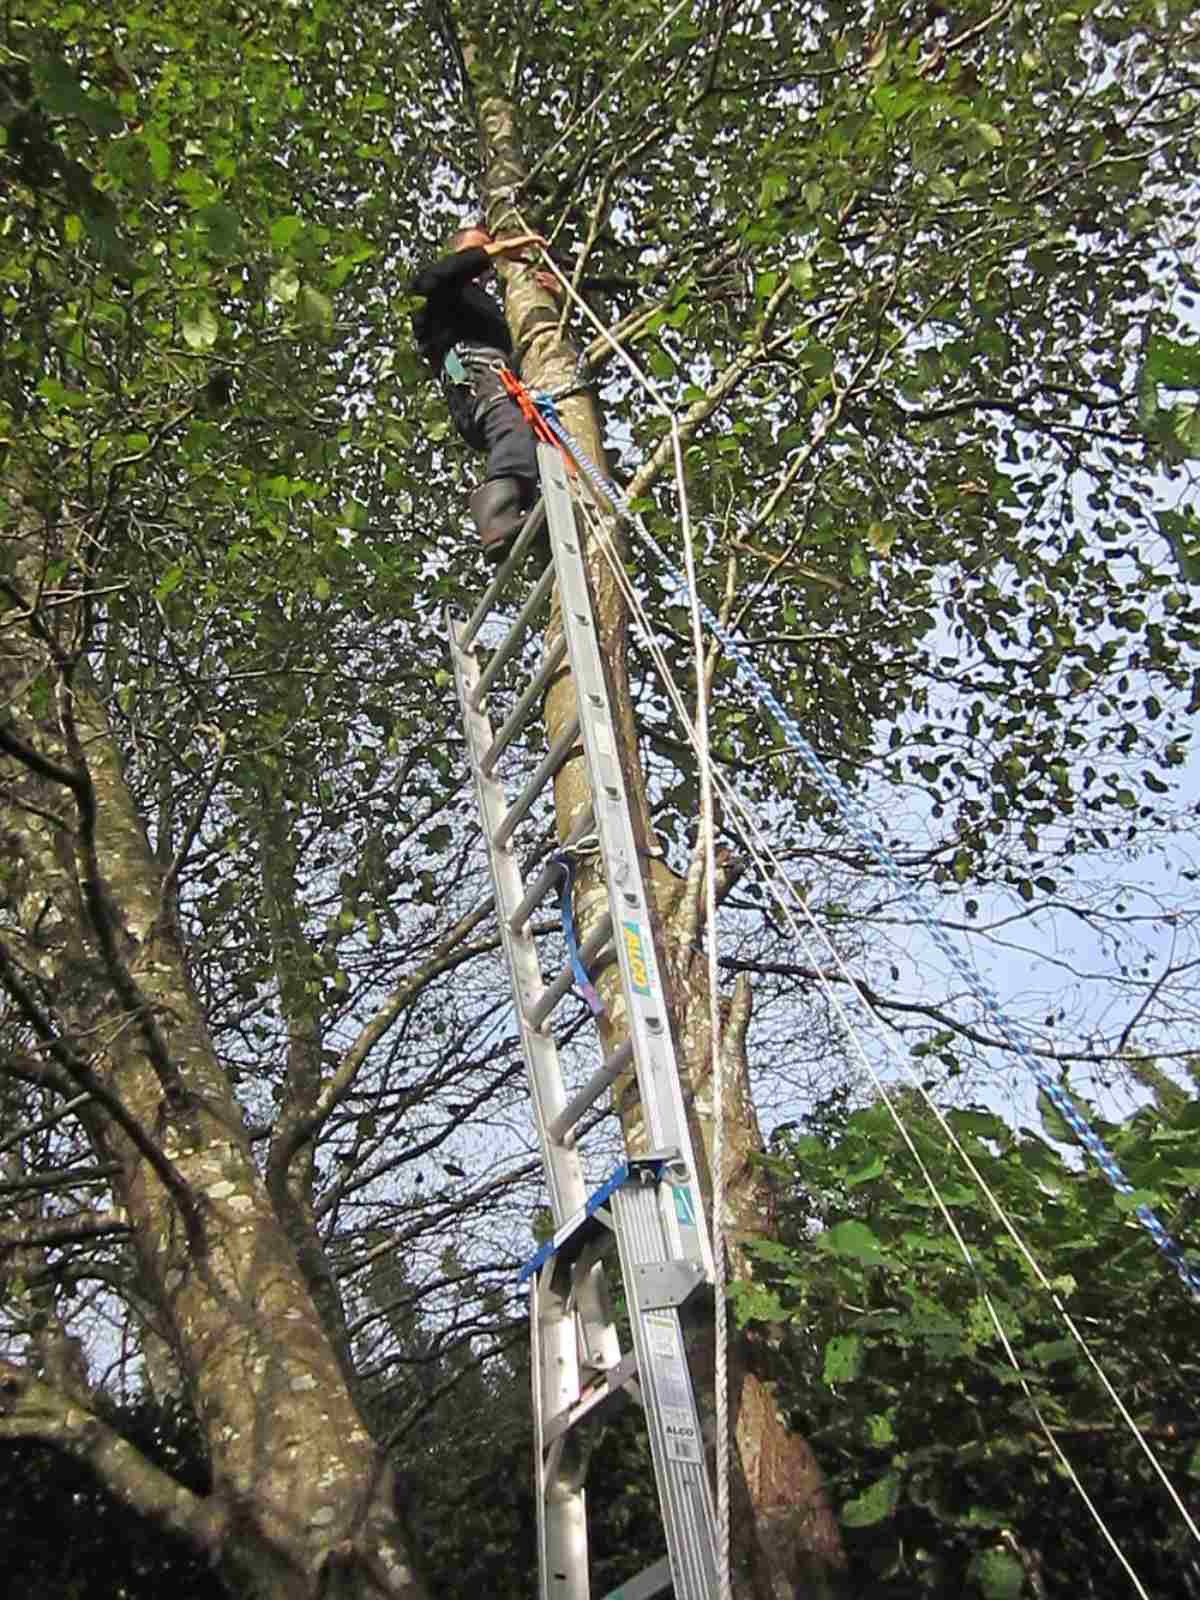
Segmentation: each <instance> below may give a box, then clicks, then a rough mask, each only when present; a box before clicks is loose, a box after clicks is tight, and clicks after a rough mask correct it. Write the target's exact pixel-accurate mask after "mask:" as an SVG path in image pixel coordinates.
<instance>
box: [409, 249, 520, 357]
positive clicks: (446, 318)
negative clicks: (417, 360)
mask: <svg viewBox="0 0 1200 1600" xmlns="http://www.w3.org/2000/svg"><path fill="white" fill-rule="evenodd" d="M490 259H491V258H490V257H489V255H488V253H487V251H486V250H485V249H484V248H483V246H482V245H476V246H474V247H473V248H472V249H470V250H456V251H454V253H453V254H452V255H448V256H443V257H442V259H441V260H440V261H435V262H434V263H433V265H432V266H429V267H425V268H424V269H423V270H422V271H420V272H418V273H417V275H416V277H415V278H414V279H413V281H412V284H411V289H412V292H413V294H423V295H424V296H425V304H424V305H423V306H422V307H421V309H420V310H419V311H418V312H416V314H415V315H414V317H413V324H412V325H413V338H414V339H415V341H416V344H417V348H418V350H420V352H421V354H422V355H423V356H424V357H425V358H426V360H427V361H428V362H429V364H430V366H432V368H433V370H434V372H440V371H441V367H442V362H443V361H444V360H445V358H446V352H447V350H449V349H450V347H451V345H455V344H458V343H459V342H460V341H465V342H466V343H469V344H486V345H492V346H493V347H494V348H495V349H497V350H503V351H504V353H505V355H511V354H512V347H513V345H512V334H511V333H510V332H509V331H508V323H507V322H505V320H504V313H503V312H502V311H501V309H500V307H499V306H498V305H497V303H496V302H495V300H493V299H492V297H491V295H490V294H488V292H487V291H486V290H485V289H481V288H480V287H479V285H478V284H477V283H476V282H475V281H474V280H475V279H476V278H477V277H478V276H479V274H480V273H481V272H482V271H483V270H484V268H485V267H487V266H488V265H489V263H490Z"/></svg>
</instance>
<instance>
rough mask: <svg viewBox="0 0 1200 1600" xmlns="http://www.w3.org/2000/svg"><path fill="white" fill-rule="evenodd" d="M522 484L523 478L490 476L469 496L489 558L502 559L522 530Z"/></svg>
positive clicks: (523, 496) (476, 524)
mask: <svg viewBox="0 0 1200 1600" xmlns="http://www.w3.org/2000/svg"><path fill="white" fill-rule="evenodd" d="M525 488H526V486H525V482H524V479H522V478H489V479H488V480H487V482H486V483H481V484H480V485H479V488H478V489H476V490H475V492H474V494H472V496H471V515H472V516H473V517H474V518H475V526H476V527H477V528H478V529H479V539H480V543H481V544H482V545H483V553H484V555H485V556H486V557H487V559H488V560H489V561H502V560H503V559H504V556H505V554H506V553H507V551H508V549H509V546H510V545H511V544H512V542H513V540H514V539H515V538H516V536H517V534H518V533H519V532H520V531H521V524H522V523H523V522H524V520H525V504H524V502H525V500H526V495H525Z"/></svg>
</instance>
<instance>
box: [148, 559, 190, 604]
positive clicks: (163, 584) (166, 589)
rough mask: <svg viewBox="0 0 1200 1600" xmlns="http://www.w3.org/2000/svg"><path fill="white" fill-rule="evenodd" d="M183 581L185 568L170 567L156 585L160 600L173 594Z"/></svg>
mask: <svg viewBox="0 0 1200 1600" xmlns="http://www.w3.org/2000/svg"><path fill="white" fill-rule="evenodd" d="M182 582H183V568H182V567H168V568H167V570H166V571H165V572H164V573H163V575H162V577H161V578H160V579H159V580H158V583H157V584H156V585H155V589H154V593H155V594H156V595H157V596H158V598H159V599H160V600H165V599H166V598H167V596H168V595H169V594H173V593H174V592H175V590H176V589H178V587H179V585H180V584H181V583H182Z"/></svg>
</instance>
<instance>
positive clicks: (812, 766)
mask: <svg viewBox="0 0 1200 1600" xmlns="http://www.w3.org/2000/svg"><path fill="white" fill-rule="evenodd" d="M534 398H535V401H536V403H537V405H538V409H539V410H540V411H541V413H542V415H543V417H544V418H545V419H546V424H547V426H548V427H549V428H550V430H551V432H552V433H553V434H554V436H555V437H556V438H557V439H558V441H559V442H560V443H561V444H562V446H563V448H564V449H566V450H568V451H569V452H570V454H571V458H572V460H573V461H574V462H575V464H576V465H577V466H578V467H579V469H580V471H581V472H582V473H583V474H584V475H585V477H586V478H587V479H588V481H589V482H590V483H591V485H592V486H593V488H595V489H596V490H597V491H598V492H599V493H600V494H601V495H603V497H604V498H605V499H606V500H607V501H608V502H609V504H610V505H611V506H612V507H613V509H614V510H615V511H617V512H619V513H620V515H621V516H623V517H625V518H626V519H627V520H628V521H630V522H632V523H633V524H634V525H635V526H636V527H637V529H638V531H639V532H640V534H641V536H642V538H643V539H645V541H646V543H647V544H648V545H649V546H650V549H651V550H652V551H653V553H654V555H655V556H656V557H657V559H658V561H659V563H660V565H661V567H662V570H663V572H664V573H665V574H666V575H667V577H668V578H670V579H671V581H672V582H673V583H674V584H675V585H676V587H677V588H678V589H679V590H680V591H681V592H682V593H683V594H684V595H686V594H687V592H688V588H687V584H686V583H685V582H684V580H683V578H682V577H681V576H680V575H679V573H678V571H677V570H676V569H675V567H674V566H672V564H671V562H670V561H669V560H668V558H667V556H666V555H665V554H664V552H663V551H662V549H661V548H660V547H659V545H658V543H657V542H656V540H655V539H654V536H653V535H652V534H651V533H650V531H649V529H648V528H647V527H646V525H645V523H644V522H643V521H642V519H641V517H639V516H637V515H636V513H634V512H633V511H632V510H631V509H630V506H629V502H628V500H627V499H626V498H625V496H624V495H623V494H622V493H621V491H620V489H618V488H617V486H616V484H615V483H611V482H610V481H609V480H608V478H606V477H605V475H604V474H603V473H602V472H601V471H600V469H599V467H597V466H596V464H595V463H594V462H593V461H591V460H589V459H588V457H587V456H586V455H585V454H584V452H583V451H582V450H580V449H579V447H578V446H577V445H576V443H575V441H574V440H573V439H572V438H571V436H570V434H568V433H567V431H566V429H565V428H564V427H563V425H562V423H561V422H560V421H559V419H558V413H557V411H556V410H555V408H554V403H553V401H552V400H550V399H549V397H548V396H543V395H536V396H535V397H534ZM697 603H698V605H699V607H700V612H701V615H702V616H703V618H704V620H705V622H706V624H707V625H708V627H709V628H711V629H712V632H713V634H714V635H715V636H716V638H717V639H719V640H720V642H721V645H722V647H723V648H724V650H725V652H726V653H727V655H728V656H729V659H730V660H731V661H732V662H733V664H734V667H735V669H736V671H737V673H738V675H739V676H740V677H741V678H742V679H743V680H744V681H745V683H746V684H747V685H748V686H749V687H750V688H751V689H752V690H753V691H754V693H755V695H756V696H757V697H758V700H759V702H760V704H761V705H763V706H765V707H766V709H767V710H768V711H769V712H770V713H771V715H772V716H773V717H774V718H775V721H776V722H777V723H778V724H779V727H780V729H781V731H782V733H783V736H784V738H785V739H786V740H787V742H788V744H789V745H790V746H791V747H792V749H793V750H794V751H795V752H796V754H797V755H798V756H799V757H800V759H801V760H802V761H803V762H804V764H805V766H806V767H807V768H808V769H809V771H810V772H811V773H812V775H813V777H814V778H815V779H816V781H817V783H818V785H819V786H820V788H821V789H822V790H823V791H824V792H825V794H826V795H828V797H829V798H830V800H832V801H833V803H834V805H835V806H836V807H837V809H838V811H840V812H841V814H842V816H843V817H844V818H845V819H846V821H847V822H848V823H849V825H850V827H851V829H852V831H853V832H854V834H855V835H856V836H857V838H858V839H859V842H860V843H862V844H864V845H865V846H866V847H867V849H868V850H869V851H870V852H871V854H872V855H873V856H874V857H875V859H876V861H878V863H879V865H880V866H881V867H882V868H883V871H884V873H885V874H886V875H887V878H888V881H889V882H890V883H891V884H892V886H893V887H894V888H895V889H896V891H897V892H898V893H899V894H900V895H901V896H902V897H903V898H904V900H905V901H906V902H907V903H908V905H909V906H911V907H912V909H913V910H914V911H915V912H916V914H917V916H918V917H919V918H920V920H921V922H922V923H923V924H924V926H925V929H926V931H927V932H928V934H929V936H930V937H931V938H932V940H933V942H934V944H935V945H936V946H937V947H938V949H939V950H940V951H941V952H942V954H943V955H944V956H945V957H946V959H947V960H948V961H949V962H950V964H951V966H952V967H953V968H954V970H955V972H957V973H958V975H959V976H960V977H961V978H962V980H963V982H964V983H965V984H966V985H967V987H968V989H970V991H971V993H972V994H973V995H974V997H975V999H976V1000H977V1001H978V1002H979V1004H980V1005H981V1006H982V1007H983V1010H984V1012H985V1014H986V1015H987V1016H988V1017H989V1018H990V1019H991V1021H992V1023H993V1025H994V1026H995V1027H996V1029H997V1030H998V1031H999V1033H1000V1034H1001V1035H1002V1037H1003V1038H1004V1040H1005V1041H1006V1042H1007V1044H1008V1045H1009V1046H1010V1047H1011V1048H1012V1049H1013V1050H1014V1051H1015V1052H1016V1054H1017V1056H1018V1057H1019V1058H1020V1059H1021V1061H1022V1062H1023V1063H1024V1064H1025V1066H1026V1067H1028V1069H1029V1071H1030V1072H1031V1073H1032V1074H1033V1076H1034V1079H1035V1080H1036V1082H1037V1085H1038V1087H1039V1088H1040V1089H1041V1090H1043V1092H1044V1093H1045V1094H1046V1096H1047V1098H1048V1099H1049V1100H1050V1102H1051V1104H1052V1105H1053V1106H1054V1107H1055V1108H1056V1110H1058V1112H1059V1113H1060V1114H1061V1116H1062V1118H1063V1120H1064V1121H1065V1122H1066V1123H1067V1124H1068V1126H1069V1127H1070V1128H1071V1130H1072V1132H1073V1133H1074V1134H1075V1137H1076V1138H1077V1139H1078V1140H1079V1142H1080V1144H1081V1145H1082V1146H1083V1148H1084V1149H1085V1150H1086V1151H1087V1152H1088V1153H1089V1154H1090V1155H1091V1157H1092V1158H1093V1160H1094V1161H1095V1162H1096V1165H1097V1166H1098V1167H1099V1168H1100V1170H1101V1172H1102V1173H1103V1174H1104V1176H1105V1177H1106V1178H1107V1179H1108V1181H1109V1183H1111V1184H1112V1186H1113V1188H1114V1189H1115V1190H1116V1191H1117V1193H1118V1194H1133V1193H1134V1186H1133V1184H1132V1183H1130V1181H1129V1179H1128V1178H1127V1177H1126V1176H1125V1174H1124V1172H1123V1171H1122V1170H1121V1167H1120V1165H1119V1164H1118V1162H1117V1159H1116V1157H1115V1156H1114V1155H1113V1153H1112V1151H1111V1150H1109V1148H1108V1146H1107V1145H1106V1144H1105V1143H1104V1141H1103V1139H1102V1138H1101V1137H1100V1135H1099V1134H1098V1133H1097V1132H1096V1130H1095V1129H1094V1128H1093V1127H1092V1126H1091V1124H1090V1123H1089V1122H1088V1121H1087V1119H1086V1117H1084V1116H1083V1115H1082V1114H1081V1113H1080V1111H1079V1110H1078V1108H1077V1107H1076V1105H1075V1103H1074V1101H1073V1100H1072V1099H1071V1097H1070V1095H1068V1094H1067V1093H1066V1092H1065V1091H1064V1090H1063V1089H1062V1087H1061V1086H1060V1085H1059V1084H1057V1083H1056V1082H1055V1081H1054V1078H1053V1077H1052V1076H1051V1074H1050V1073H1049V1072H1048V1071H1047V1070H1046V1068H1045V1067H1044V1066H1043V1065H1042V1063H1041V1062H1040V1061H1039V1060H1038V1058H1037V1056H1035V1055H1034V1053H1033V1051H1032V1050H1031V1049H1030V1047H1029V1044H1028V1043H1027V1041H1026V1040H1025V1039H1023V1038H1022V1037H1021V1035H1020V1033H1019V1032H1018V1031H1017V1029H1016V1027H1015V1026H1014V1025H1013V1024H1012V1023H1011V1022H1010V1021H1009V1020H1008V1018H1007V1017H1006V1016H1005V1014H1004V1012H1003V1010H1002V1009H1001V1006H1000V1002H999V1000H998V999H997V997H996V995H995V994H994V993H993V991H992V989H991V988H990V987H989V986H988V985H987V984H986V983H985V982H984V980H983V979H982V978H981V977H980V976H979V974H978V973H976V972H975V971H973V970H972V968H971V967H970V966H969V964H968V963H967V961H966V960H965V958H964V957H963V956H962V955H961V953H960V952H959V951H958V950H957V949H956V948H955V946H954V945H953V943H952V942H951V940H950V938H949V936H948V934H947V933H946V930H945V929H944V928H943V927H942V925H941V923H940V922H938V920H937V919H936V917H934V915H933V913H932V912H931V911H930V910H929V908H928V907H927V906H926V904H925V902H924V900H923V899H922V897H921V895H920V894H919V893H918V891H917V890H916V889H915V888H914V887H913V886H912V884H910V883H909V882H908V880H907V879H906V878H905V877H904V875H903V874H902V873H901V871H900V866H899V863H898V862H897V860H896V858H895V856H894V855H893V854H892V852H891V851H890V850H889V849H888V846H887V844H886V842H885V841H884V839H883V837H882V835H881V834H880V833H879V832H878V831H877V829H876V828H875V826H874V824H873V822H872V821H871V819H870V817H869V816H868V815H867V813H866V811H865V810H864V808H863V805H862V802H861V801H860V800H857V799H855V797H854V796H853V795H852V794H851V793H850V791H849V790H848V789H847V788H846V786H845V785H844V784H843V783H842V781H841V779H840V778H838V777H837V775H836V774H835V773H833V772H831V771H830V770H829V768H828V767H827V766H826V765H825V763H824V762H823V761H822V760H821V757H820V756H819V755H818V754H817V752H816V751H815V750H814V749H813V747H812V745H811V744H809V742H808V740H807V739H806V738H805V737H804V735H803V733H801V731H800V727H799V725H798V724H797V723H796V722H795V721H794V719H793V718H792V717H791V716H790V715H789V714H788V712H786V711H785V710H784V708H783V706H782V705H781V704H780V703H779V700H778V699H777V698H776V696H775V694H774V692H773V691H772V689H771V687H770V685H769V684H768V683H767V682H766V680H765V679H764V678H762V677H761V676H760V675H759V673H758V671H757V669H756V668H755V667H754V665H753V663H752V662H751V661H750V660H749V658H748V657H747V655H746V653H745V651H744V650H743V649H742V647H741V646H740V645H739V644H738V643H737V642H736V640H734V639H733V637H732V636H731V635H730V634H729V632H728V631H727V629H726V628H725V627H724V626H723V625H722V624H721V623H720V622H719V621H718V620H717V618H716V617H715V616H714V615H713V613H712V611H710V610H709V608H708V606H706V605H705V603H704V601H703V600H702V599H700V598H699V596H697ZM1133 1214H1134V1216H1136V1218H1137V1220H1138V1221H1139V1222H1140V1223H1141V1225H1142V1227H1143V1228H1144V1229H1145V1230H1146V1232H1147V1233H1148V1234H1149V1235H1150V1237H1151V1238H1152V1239H1153V1240H1154V1243H1155V1244H1156V1245H1157V1246H1158V1248H1159V1249H1160V1250H1161V1251H1162V1253H1163V1255H1164V1256H1166V1258H1167V1260H1168V1261H1169V1262H1170V1263H1171V1265H1172V1266H1173V1267H1174V1268H1175V1271H1176V1272H1177V1273H1178V1274H1179V1276H1180V1278H1181V1279H1182V1280H1183V1283H1184V1285H1185V1286H1186V1288H1187V1289H1188V1291H1189V1293H1190V1294H1191V1295H1192V1297H1193V1299H1196V1300H1200V1273H1198V1272H1197V1271H1196V1269H1195V1268H1194V1267H1193V1266H1192V1265H1191V1263H1190V1262H1189V1261H1188V1258H1187V1256H1186V1255H1185V1254H1184V1252H1183V1249H1182V1247H1181V1246H1180V1245H1179V1243H1178V1242H1177V1241H1176V1240H1175V1239H1174V1238H1172V1236H1171V1235H1170V1234H1169V1233H1168V1232H1167V1230H1166V1228H1165V1227H1164V1226H1163V1223H1162V1222H1161V1220H1160V1219H1159V1217H1158V1216H1157V1214H1156V1213H1155V1212H1154V1211H1153V1210H1152V1209H1151V1208H1150V1207H1149V1206H1148V1205H1139V1206H1137V1208H1136V1209H1135V1211H1134V1213H1133Z"/></svg>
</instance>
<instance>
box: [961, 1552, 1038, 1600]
mask: <svg viewBox="0 0 1200 1600" xmlns="http://www.w3.org/2000/svg"><path fill="white" fill-rule="evenodd" d="M967 1576H968V1577H969V1578H971V1579H972V1580H973V1581H974V1582H975V1583H976V1584H978V1586H979V1591H980V1593H981V1594H982V1595H983V1597H984V1600H1020V1597H1021V1591H1022V1590H1023V1589H1024V1587H1025V1571H1024V1568H1023V1567H1022V1566H1021V1563H1020V1562H1019V1561H1018V1560H1017V1558H1016V1556H1014V1555H1010V1554H1009V1552H1008V1551H1007V1550H980V1551H979V1552H978V1554H977V1555H975V1556H974V1557H973V1558H972V1560H971V1565H970V1566H969V1567H968V1568H967Z"/></svg>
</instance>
